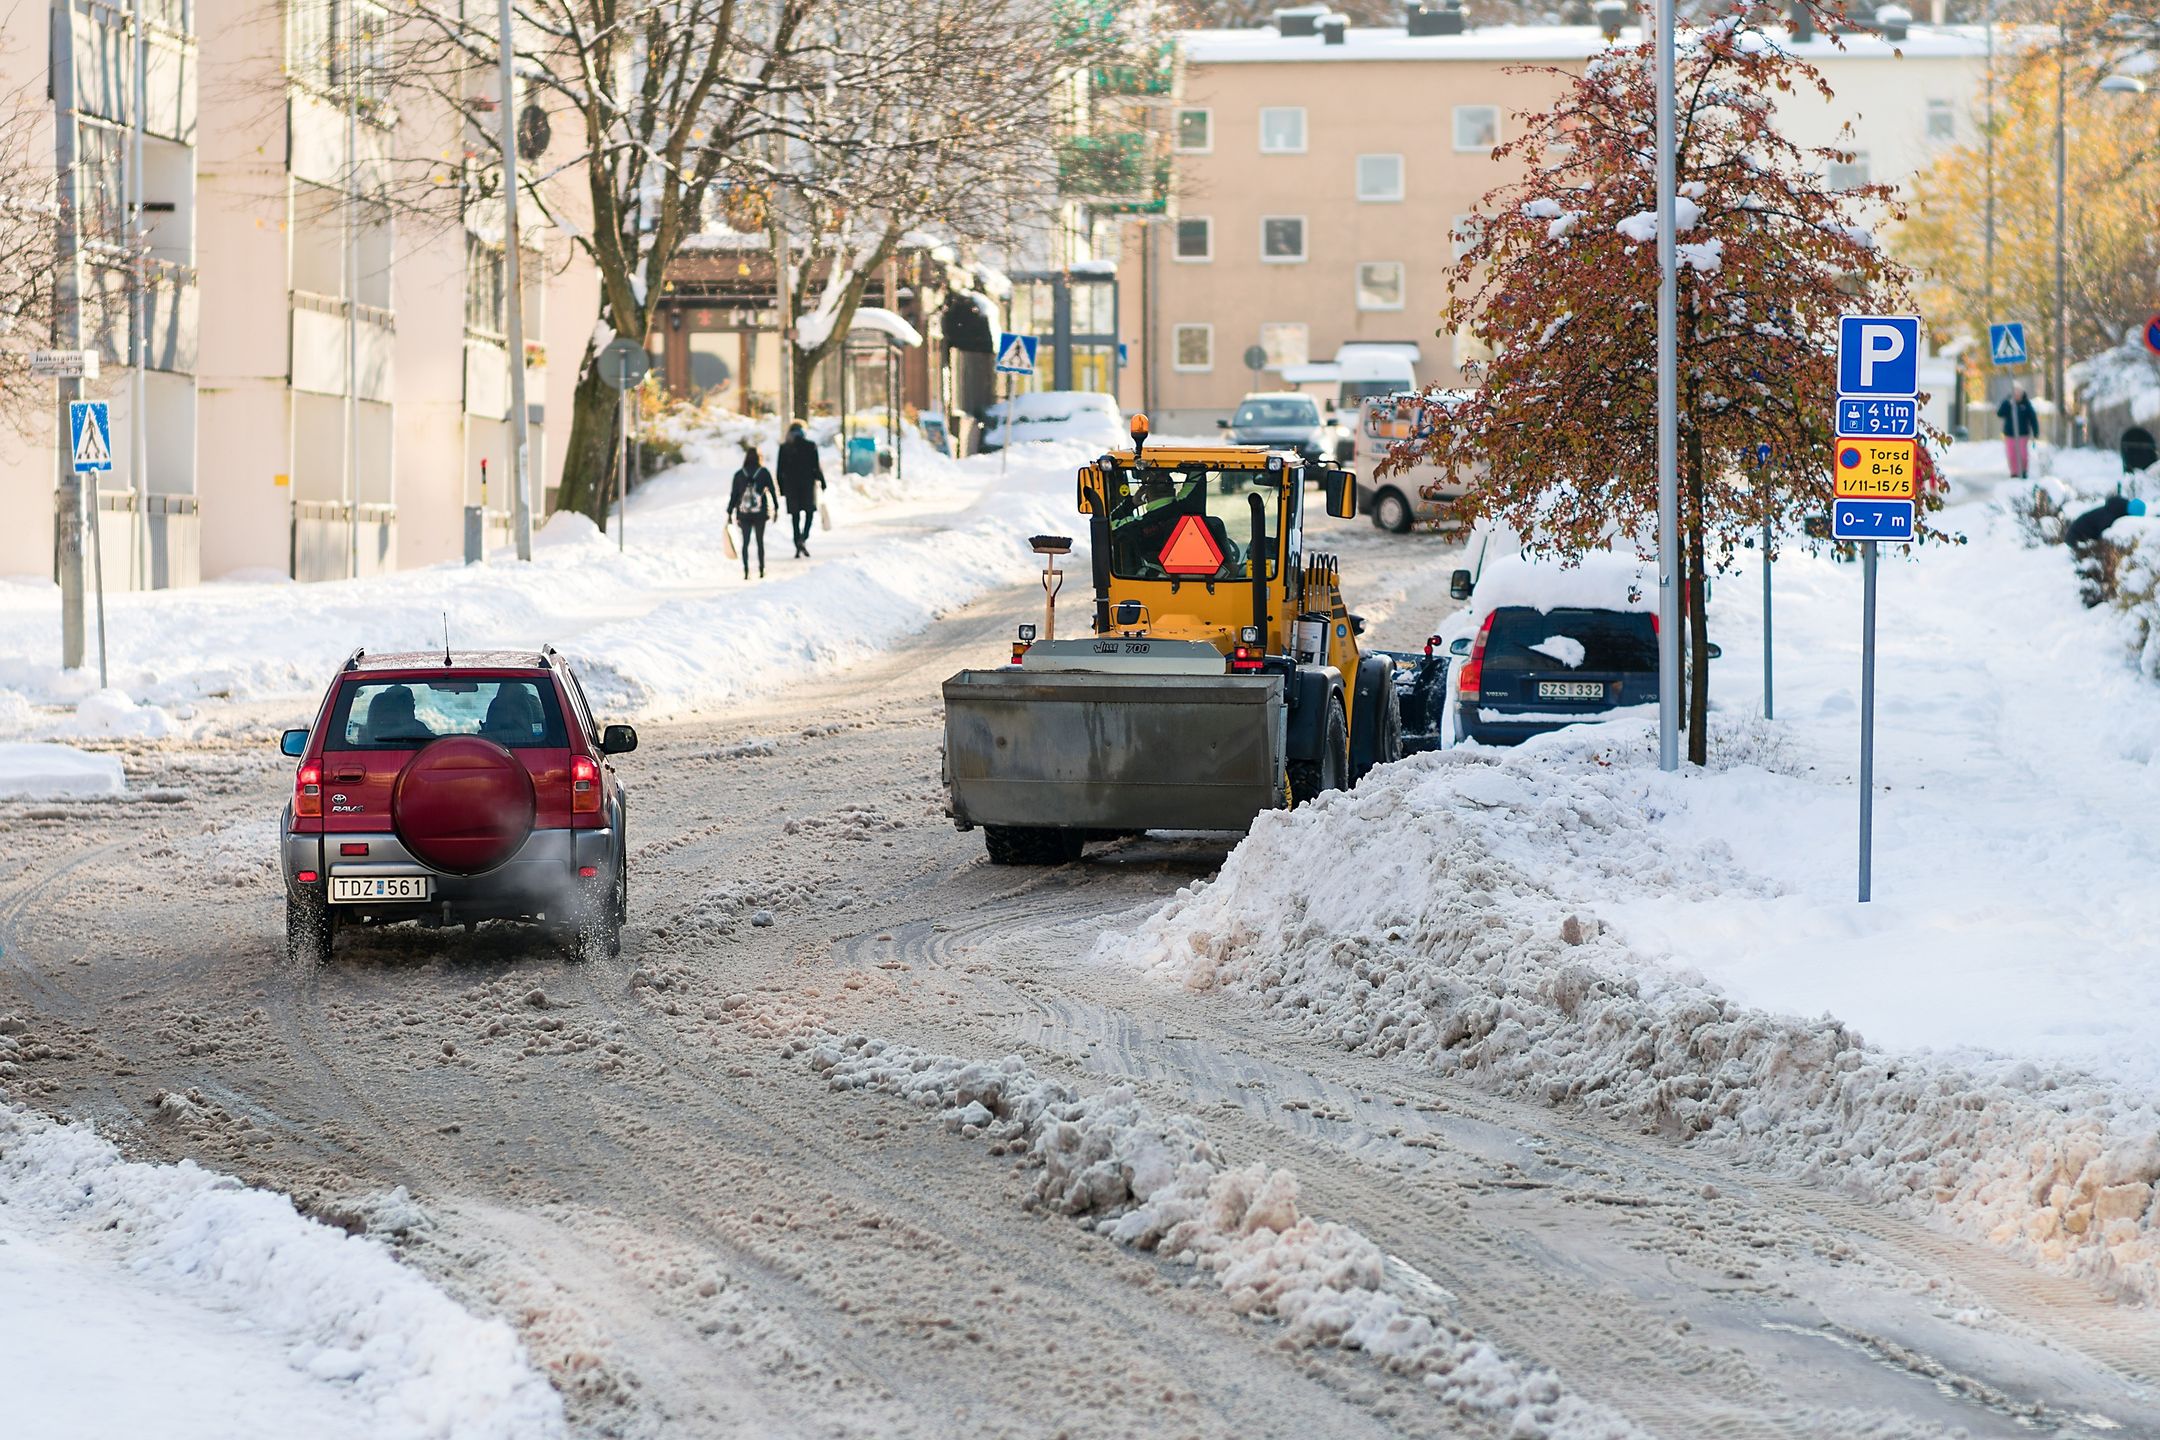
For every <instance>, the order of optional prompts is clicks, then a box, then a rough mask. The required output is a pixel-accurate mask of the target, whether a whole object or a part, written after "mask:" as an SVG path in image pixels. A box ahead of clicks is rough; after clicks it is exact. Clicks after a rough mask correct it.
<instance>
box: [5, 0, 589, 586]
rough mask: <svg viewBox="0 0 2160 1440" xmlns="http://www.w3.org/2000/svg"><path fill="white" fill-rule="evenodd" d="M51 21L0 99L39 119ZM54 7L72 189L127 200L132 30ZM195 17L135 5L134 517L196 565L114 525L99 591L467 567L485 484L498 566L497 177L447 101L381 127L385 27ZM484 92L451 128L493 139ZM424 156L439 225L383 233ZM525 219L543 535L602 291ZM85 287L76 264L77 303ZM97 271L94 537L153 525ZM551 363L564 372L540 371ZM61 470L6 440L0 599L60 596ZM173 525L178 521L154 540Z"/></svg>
mask: <svg viewBox="0 0 2160 1440" xmlns="http://www.w3.org/2000/svg"><path fill="white" fill-rule="evenodd" d="M41 8H42V7H19V8H18V9H17V10H16V11H15V12H13V13H11V14H10V15H9V16H8V22H7V23H8V27H9V30H10V34H9V37H8V39H9V42H10V43H9V45H8V46H7V51H6V58H5V60H4V62H0V63H4V64H5V65H6V66H7V67H8V69H7V71H6V78H7V79H9V80H11V81H14V82H16V83H17V84H18V85H29V86H32V87H34V89H35V91H36V92H37V93H43V91H44V88H45V87H44V84H43V81H44V79H45V78H46V77H45V76H44V73H43V72H44V69H45V65H44V60H43V56H44V51H45V47H44V46H43V45H42V44H40V43H37V41H38V39H39V36H40V34H41V32H42V31H43V28H44V24H45V16H44V15H43V14H42V13H40V10H41ZM52 8H53V11H54V13H55V15H58V14H59V13H61V12H62V11H63V10H67V11H69V12H71V13H72V15H73V21H74V48H75V52H76V56H77V64H76V67H75V68H76V74H77V77H78V92H79V95H80V99H79V101H78V107H77V114H76V116H75V123H76V125H77V127H78V131H79V132H80V133H81V134H83V135H86V136H87V137H89V138H88V140H87V141H86V142H85V143H84V144H83V146H82V147H81V149H82V154H83V157H84V159H83V165H82V169H83V172H84V174H85V175H86V177H87V178H88V179H89V180H91V181H93V182H94V183H95V184H96V185H97V186H100V187H103V189H110V190H112V191H113V192H114V193H115V194H118V193H120V192H121V190H122V189H123V188H124V183H125V178H126V174H125V167H126V156H127V154H128V148H127V134H126V127H127V124H128V115H129V112H128V111H127V109H126V96H127V94H128V93H129V90H130V85H129V76H130V74H131V72H130V71H129V70H128V69H127V65H128V63H129V62H128V61H127V60H126V58H125V57H126V55H127V54H128V53H130V43H131V36H132V33H133V32H132V31H130V30H129V29H128V11H127V9H126V8H125V7H122V8H119V9H115V8H114V7H111V6H108V5H104V4H97V3H92V0H54V3H53V6H52ZM191 8H192V7H191V4H190V0H142V9H143V11H144V12H145V17H146V23H145V27H144V29H145V36H146V43H145V48H146V50H147V52H148V53H149V54H150V56H151V61H150V64H149V65H148V67H147V74H148V76H149V78H150V80H151V82H152V83H151V85H150V92H151V96H152V101H151V104H150V105H149V106H148V107H146V115H147V117H148V120H149V125H148V127H147V129H148V131H149V134H148V136H147V141H148V143H146V145H145V150H144V165H143V174H144V198H145V200H146V202H147V203H146V205H145V217H144V218H145V222H146V229H147V230H148V232H149V238H150V241H151V250H150V253H151V255H152V257H153V262H154V263H153V266H152V285H151V287H150V288H149V290H148V292H147V293H148V295H149V297H150V298H151V302H152V303H151V304H150V305H149V307H148V323H147V324H146V331H147V332H148V335H147V338H148V340H149V341H150V344H149V352H150V355H151V361H150V364H149V366H147V367H146V369H147V370H149V371H151V372H152V373H150V374H149V375H148V376H146V379H148V380H149V381H150V382H152V383H150V384H149V385H148V386H147V387H146V389H147V391H148V398H147V402H146V405H145V410H146V413H147V416H148V419H149V422H150V424H149V427H148V428H149V440H148V444H147V447H146V450H147V454H146V460H145V465H144V467H143V468H144V470H145V471H146V479H147V481H148V487H147V488H148V491H149V499H148V502H147V504H148V508H149V509H151V510H152V511H156V512H159V514H157V515H153V516H151V517H150V519H151V522H152V523H164V524H166V525H167V526H168V528H170V530H171V531H172V539H171V540H170V542H169V544H170V547H171V548H172V549H173V550H174V552H175V553H176V554H178V555H181V556H183V557H185V558H186V559H187V561H188V563H185V564H180V563H174V564H172V565H169V566H163V567H160V566H157V565H150V566H143V565H136V566H134V567H133V568H131V567H130V555H129V551H128V549H127V548H126V547H127V544H128V540H127V537H128V534H129V529H130V527H129V525H128V524H127V523H122V524H121V525H119V526H115V525H113V524H111V523H106V524H105V525H104V526H103V527H102V528H103V529H104V531H105V541H104V543H105V559H106V564H105V580H106V584H107V586H108V588H121V587H123V586H124V585H126V584H128V583H130V579H131V577H133V578H134V581H135V583H143V584H148V583H155V584H159V585H163V584H186V583H190V582H192V581H193V580H194V579H195V578H197V574H198V567H197V566H196V565H195V564H194V563H193V560H192V556H193V555H194V554H197V553H199V555H200V565H199V574H200V576H201V577H202V578H212V577H216V576H220V575H227V574H233V573H237V572H256V573H260V572H273V573H280V574H287V575H291V576H293V577H294V578H297V579H303V580H314V579H334V578H339V577H342V576H345V575H349V574H355V573H358V574H371V573H377V572H380V571H383V570H388V569H393V568H399V567H410V566H415V565H426V564H433V563H437V562H441V561H446V560H455V559H458V558H460V557H461V556H462V555H463V554H464V550H465V528H466V521H465V511H466V508H467V507H468V506H477V505H480V504H481V503H482V495H481V475H482V462H483V461H485V462H486V474H487V476H488V479H489V482H490V483H489V486H488V490H487V494H486V510H487V512H488V517H487V540H488V543H489V544H491V545H494V544H501V543H503V542H504V541H506V540H507V538H508V514H509V506H510V485H509V464H510V462H509V452H510V443H509V431H510V425H509V422H508V416H509V371H508V365H509V356H508V352H507V348H506V346H505V343H504V338H503V337H504V330H505V324H504V305H505V303H506V296H505V295H504V285H503V276H504V269H505V267H504V252H503V243H502V242H503V236H502V229H503V227H502V220H501V203H500V185H499V179H500V177H499V172H497V171H494V170H491V169H489V168H488V167H486V166H484V165H482V164H480V163H479V162H477V161H475V160H472V159H469V158H466V159H460V158H458V157H461V156H469V155H471V154H473V153H474V152H475V151H476V150H477V149H478V148H479V147H476V146H475V145H474V144H473V143H472V142H471V140H470V139H469V138H468V137H467V136H466V135H465V133H464V131H465V127H466V125H467V124H468V123H472V122H469V121H468V120H467V119H466V118H465V117H464V116H461V115H459V114H457V113H456V112H455V110H454V109H453V108H452V106H451V104H450V103H449V102H448V101H447V100H445V101H443V102H440V103H438V104H436V105H434V106H433V107H429V106H427V105H426V104H424V103H421V104H415V103H414V102H413V101H411V100H405V101H403V102H402V108H400V109H395V110H394V109H393V108H392V107H391V106H390V105H389V104H388V103H387V91H388V88H389V87H388V85H387V83H386V76H385V75H384V74H383V72H382V67H383V65H384V64H385V63H386V60H385V53H386V50H385V44H384V26H385V25H386V23H387V12H386V11H385V9H384V8H383V7H382V6H380V5H376V4H372V3H368V0H286V3H284V4H282V5H261V6H239V7H228V6H221V7H218V8H219V11H220V13H219V15H218V23H217V24H216V25H215V26H211V27H205V28H204V29H202V30H201V32H200V34H199V36H197V35H195V34H194V32H193V29H192V26H191V23H190V22H191V13H190V12H191ZM17 31H20V32H21V33H19V34H18V33H14V32H17ZM86 80H87V82H88V83H85V81H86ZM495 92H496V82H495V75H494V71H493V70H492V68H490V67H476V68H475V71H474V73H473V75H472V76H471V79H470V84H469V86H468V93H467V96H466V97H465V98H466V103H467V105H468V107H469V108H470V109H471V110H472V111H473V112H474V113H475V114H477V115H482V116H486V115H489V114H491V113H492V112H493V111H494V101H495ZM198 96H199V97H200V119H199V121H198V119H197V108H198V105H197V97H198ZM108 136H109V137H110V138H108ZM414 156H425V157H428V158H429V160H430V161H432V162H433V163H432V165H431V167H430V173H429V174H428V175H427V177H426V179H427V181H428V183H429V185H430V187H431V188H432V189H433V190H434V191H435V192H436V193H437V194H438V195H439V196H447V197H448V203H447V204H443V205H441V206H439V207H432V208H431V212H430V213H428V214H425V215H416V214H415V213H414V212H412V211H411V210H409V209H407V210H405V211H403V212H402V213H400V214H398V215H395V216H394V215H393V214H392V210H391V207H389V206H388V205H386V204H385V203H383V200H384V196H385V194H386V192H387V191H388V190H389V189H390V188H391V187H397V193H398V194H399V195H400V196H401V197H405V196H410V195H412V194H414V193H415V192H414V190H413V188H412V186H413V181H414V179H415V173H416V172H415V170H414V168H413V165H414V162H413V160H412V158H411V157H414ZM102 157H110V158H109V159H108V158H102ZM438 157H439V158H438ZM94 162H95V164H103V165H105V166H107V167H109V169H110V171H111V174H110V175H109V177H103V178H101V176H102V172H100V171H99V170H97V169H96V168H95V164H94ZM543 163H544V162H543ZM100 193H102V191H101V192H100ZM524 208H525V212H526V213H525V214H523V215H521V220H522V221H523V222H524V224H523V228H524V230H525V236H524V242H525V243H524V247H523V248H524V252H525V255H526V257H527V264H526V265H525V267H524V269H525V284H524V286H523V290H524V295H523V297H522V298H523V305H524V320H525V335H526V341H527V345H526V348H527V363H528V378H527V386H528V389H527V398H528V408H529V410H530V413H531V419H532V422H533V423H532V428H531V452H530V453H531V463H532V471H533V482H534V490H535V497H534V498H535V512H536V515H539V516H544V515H545V513H546V512H545V498H546V492H547V490H548V489H549V488H551V487H552V486H553V484H554V483H555V480H556V478H557V476H558V474H559V471H560V466H561V459H560V451H561V445H560V444H559V443H555V444H551V443H550V429H551V427H550V426H549V424H548V419H549V416H550V415H551V414H553V415H555V416H559V417H562V423H561V424H558V425H557V426H556V427H554V428H555V429H558V430H560V429H562V428H565V427H566V424H567V417H568V415H569V411H570V395H571V387H572V386H573V384H574V383H575V378H576V376H575V369H576V366H575V358H576V357H578V356H580V355H581V354H582V352H583V349H584V345H585V342H586V339H587V337H588V336H589V335H590V334H591V331H592V323H593V317H594V314H595V313H596V311H597V305H598V286H597V282H596V280H595V279H594V278H593V276H592V273H591V270H590V267H589V266H587V265H585V264H583V263H582V260H581V257H579V256H577V255H576V254H575V253H574V252H573V251H572V249H571V246H570V244H569V241H568V239H567V237H566V236H564V235H562V234H560V233H558V232H555V231H553V230H551V229H550V228H548V227H547V225H546V224H545V222H544V221H543V220H541V219H540V217H539V215H538V214H537V209H538V207H534V206H527V207H524ZM99 260H100V257H99V255H98V254H97V252H96V248H95V247H94V246H86V247H85V258H84V262H83V263H84V266H85V271H86V273H87V274H89V275H91V276H92V278H93V281H94V279H95V276H96V275H97V273H98V272H99V269H100V265H99ZM191 266H192V267H193V268H190V267H191ZM104 268H106V269H110V270H113V272H114V275H115V277H116V278H115V279H114V280H113V281H112V282H111V283H110V286H109V288H112V289H115V290H116V291H117V292H118V299H117V301H108V300H105V299H102V298H100V292H99V291H98V290H97V286H96V285H95V283H91V284H86V287H85V295H86V301H85V305H84V333H85V344H91V345H103V346H104V347H105V348H106V350H107V354H106V357H105V367H104V374H103V375H102V376H101V378H100V379H99V380H97V381H93V382H88V384H87V386H86V393H88V395H89V396H90V397H91V398H104V399H110V400H112V401H113V403H114V411H113V432H114V448H115V452H116V456H117V457H118V458H119V461H120V463H119V464H118V465H117V466H116V471H115V473H114V474H113V475H112V476H109V477H107V478H106V480H105V482H104V485H103V487H102V489H103V490H104V495H103V502H102V503H103V508H102V512H101V519H105V520H107V521H108V522H109V520H110V517H112V516H113V515H114V513H115V510H116V509H118V510H121V511H126V510H128V509H129V508H130V507H138V506H141V505H142V504H143V503H144V502H143V501H141V500H140V499H139V498H138V497H131V496H130V495H129V494H128V493H127V492H128V491H129V490H130V489H131V488H134V481H133V478H132V476H131V475H130V474H129V469H128V463H127V457H128V453H129V452H128V449H127V441H126V438H125V437H126V435H127V434H128V431H127V429H126V428H125V427H126V425H127V414H126V399H127V396H128V394H129V393H130V384H129V381H130V377H129V374H128V372H127V371H126V369H125V367H124V365H122V364H121V362H122V361H123V360H124V359H125V357H126V355H127V354H128V353H129V352H128V344H127V340H126V335H125V332H126V318H127V305H126V293H125V292H126V286H127V279H126V271H125V267H124V266H119V267H113V266H106V267H104ZM163 297H169V299H168V298H163ZM109 317H117V324H118V333H117V334H114V333H112V332H113V326H114V321H113V320H112V319H111V318H109ZM551 350H552V351H553V352H554V353H559V354H564V355H568V356H570V357H572V363H571V364H569V365H565V366H556V367H550V366H548V364H547V358H548V355H549V353H550V352H551ZM57 465H58V456H57V454H56V452H55V450H54V448H53V443H52V438H51V432H50V431H48V432H47V433H46V434H44V435H43V436H40V437H36V438H35V439H33V441H32V442H31V443H29V444H22V443H19V442H16V441H14V440H12V439H4V440H0V503H4V504H6V505H7V506H8V513H9V514H11V515H21V516H32V515H35V516H37V517H38V520H37V522H36V523H35V524H34V525H17V526H10V527H8V528H7V530H6V531H5V532H4V533H0V573H14V574H50V573H51V570H52V566H53V561H54V554H53V534H54V532H53V527H52V523H51V518H52V515H53V510H54V507H53V503H52V497H53V493H54V479H55V474H56V470H57ZM167 509H170V510H172V511H174V512H176V514H175V518H174V519H172V520H170V521H164V522H161V521H160V519H159V517H160V515H162V513H163V512H164V511H165V510H167ZM182 511H184V512H185V514H184V517H182V516H180V515H179V513H178V512H182ZM121 518H122V520H123V522H125V521H127V520H128V519H129V518H130V517H129V516H128V515H126V514H124V513H123V514H122V516H121ZM144 528H147V527H144ZM116 531H117V538H116ZM138 544H139V542H138ZM152 548H153V550H154V549H155V548H156V547H154V546H153V547H152ZM116 561H117V563H116Z"/></svg>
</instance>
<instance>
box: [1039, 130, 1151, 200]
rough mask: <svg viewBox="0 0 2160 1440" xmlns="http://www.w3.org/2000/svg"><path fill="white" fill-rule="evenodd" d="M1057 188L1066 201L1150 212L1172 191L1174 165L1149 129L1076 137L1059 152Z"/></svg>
mask: <svg viewBox="0 0 2160 1440" xmlns="http://www.w3.org/2000/svg"><path fill="white" fill-rule="evenodd" d="M1058 189H1059V191H1060V192H1061V193H1062V194H1063V195H1064V196H1065V197H1066V198H1067V199H1072V200H1086V201H1088V202H1089V203H1091V204H1095V205H1098V206H1103V207H1108V208H1115V209H1121V210H1131V211H1137V212H1151V211H1155V210H1159V209H1160V208H1161V207H1162V205H1163V201H1164V197H1166V196H1167V195H1168V194H1169V193H1170V166H1169V162H1168V159H1167V157H1165V156H1163V155H1161V154H1160V153H1159V149H1158V147H1157V146H1156V145H1155V143H1154V137H1153V136H1152V135H1150V134H1148V133H1147V132H1145V131H1128V132H1125V133H1123V134H1113V135H1075V136H1073V137H1071V138H1069V139H1067V140H1066V141H1064V142H1063V144H1062V145H1061V146H1060V147H1059V150H1058Z"/></svg>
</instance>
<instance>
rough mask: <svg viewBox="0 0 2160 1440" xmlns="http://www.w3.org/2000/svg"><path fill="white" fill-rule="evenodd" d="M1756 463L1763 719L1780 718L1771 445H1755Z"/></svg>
mask: <svg viewBox="0 0 2160 1440" xmlns="http://www.w3.org/2000/svg"><path fill="white" fill-rule="evenodd" d="M1755 464H1756V467H1757V468H1758V469H1759V470H1760V471H1761V472H1762V473H1761V476H1760V477H1759V480H1758V483H1759V484H1761V486H1762V487H1763V522H1762V718H1763V719H1765V720H1775V719H1776V718H1777V701H1776V699H1775V698H1774V693H1773V690H1772V687H1771V681H1770V447H1769V445H1767V444H1762V445H1757V446H1756V447H1755Z"/></svg>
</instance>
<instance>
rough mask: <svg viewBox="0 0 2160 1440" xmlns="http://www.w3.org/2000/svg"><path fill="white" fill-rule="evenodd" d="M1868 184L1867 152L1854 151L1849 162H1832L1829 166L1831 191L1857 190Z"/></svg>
mask: <svg viewBox="0 0 2160 1440" xmlns="http://www.w3.org/2000/svg"><path fill="white" fill-rule="evenodd" d="M1867 183H1868V164H1867V152H1866V151H1865V150H1856V151H1854V152H1853V157H1852V159H1850V160H1841V161H1834V162H1832V164H1831V166H1830V188H1831V189H1832V190H1857V189H1859V188H1860V187H1861V186H1863V185H1865V184H1867Z"/></svg>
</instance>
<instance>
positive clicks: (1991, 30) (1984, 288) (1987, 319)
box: [1980, 0, 1995, 400]
mask: <svg viewBox="0 0 2160 1440" xmlns="http://www.w3.org/2000/svg"><path fill="white" fill-rule="evenodd" d="M1984 138H1985V139H1986V142H1987V163H1986V169H1987V237H1986V243H1985V256H1986V258H1985V259H1983V260H1982V261H1981V266H1980V296H1981V306H1980V309H1981V316H1980V318H1981V321H1982V323H1983V324H1993V323H1994V321H1995V0H1987V124H1986V135H1985V137H1984ZM1993 358H1994V357H1993V356H1990V357H1989V369H1990V370H1992V369H1993ZM1983 393H1985V392H1983ZM1987 398H1988V399H1990V400H1992V399H1994V398H1995V397H1994V396H1993V395H1988V396H1987Z"/></svg>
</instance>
